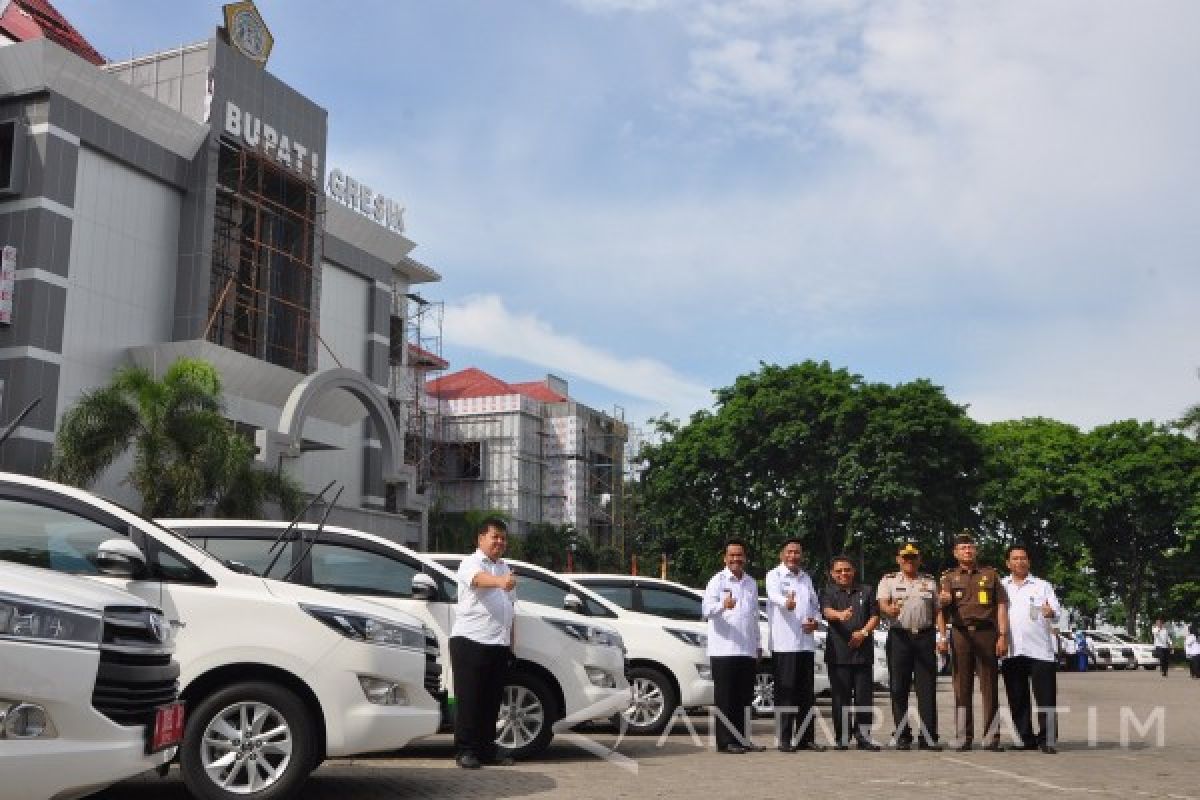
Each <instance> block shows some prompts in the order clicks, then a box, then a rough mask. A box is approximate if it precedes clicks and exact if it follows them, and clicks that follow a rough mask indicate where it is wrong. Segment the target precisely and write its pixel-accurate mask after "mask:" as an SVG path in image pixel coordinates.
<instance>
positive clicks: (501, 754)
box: [483, 747, 516, 767]
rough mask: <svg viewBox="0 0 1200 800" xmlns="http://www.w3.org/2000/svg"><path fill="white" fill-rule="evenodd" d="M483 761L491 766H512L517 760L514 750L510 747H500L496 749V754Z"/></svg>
mask: <svg viewBox="0 0 1200 800" xmlns="http://www.w3.org/2000/svg"><path fill="white" fill-rule="evenodd" d="M483 763H484V764H487V765H488V766H489V767H511V766H512V765H513V764H515V763H516V762H515V761H514V760H513V757H512V751H510V750H509V749H508V748H505V747H500V748H497V749H496V753H495V755H493V756H492V757H491V758H489V759H487V760H486V761H484V762H483Z"/></svg>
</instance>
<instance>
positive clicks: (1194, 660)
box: [1188, 656, 1200, 678]
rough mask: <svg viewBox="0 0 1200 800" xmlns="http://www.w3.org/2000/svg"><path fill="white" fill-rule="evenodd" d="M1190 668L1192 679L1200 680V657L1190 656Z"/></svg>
mask: <svg viewBox="0 0 1200 800" xmlns="http://www.w3.org/2000/svg"><path fill="white" fill-rule="evenodd" d="M1188 666H1189V667H1191V670H1192V677H1193V678H1200V656H1188Z"/></svg>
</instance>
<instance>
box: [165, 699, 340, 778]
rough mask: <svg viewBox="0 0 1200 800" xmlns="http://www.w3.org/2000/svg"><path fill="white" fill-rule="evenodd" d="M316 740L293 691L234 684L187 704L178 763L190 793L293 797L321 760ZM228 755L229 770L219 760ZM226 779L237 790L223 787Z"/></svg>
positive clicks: (314, 731) (313, 728) (306, 710)
mask: <svg viewBox="0 0 1200 800" xmlns="http://www.w3.org/2000/svg"><path fill="white" fill-rule="evenodd" d="M256 732H257V733H256ZM264 732H265V734H267V735H264ZM245 734H250V735H251V736H253V737H254V738H253V739H251V740H249V741H248V740H247V739H246V737H245ZM316 742H317V736H316V726H315V724H314V722H313V720H312V715H311V714H310V713H309V710H308V708H306V707H305V705H304V702H303V701H302V700H301V699H300V698H299V697H297V696H296V694H295V693H294V692H292V691H290V690H288V689H285V688H283V687H282V686H279V685H276V684H273V683H264V682H259V681H253V682H246V683H235V684H233V685H232V686H227V687H225V688H224V689H221V690H220V691H217V692H214V693H213V694H211V695H209V696H208V697H205V698H204V699H202V700H200V701H199V703H197V704H196V706H195V708H194V709H189V712H188V720H187V724H186V726H185V728H184V734H183V743H182V744H181V746H180V750H179V766H180V771H181V773H182V775H183V781H184V783H185V784H186V786H187V789H188V791H189V792H190V793H191V794H192V796H193V797H196V798H203V800H235V799H238V800H245V799H246V798H251V800H279V799H280V798H288V797H293V796H295V794H296V791H297V790H298V789H299V788H300V784H301V783H303V782H304V780H305V779H306V778H307V777H308V775H309V773H311V772H312V769H313V767H314V765H315V764H317V763H319V760H320V758H321V757H322V754H318V753H317V752H316ZM230 756H233V757H234V762H233V763H234V766H233V768H232V770H230V769H228V768H227V767H228V765H226V764H223V763H222V761H223V760H224V759H227V758H229V757H230ZM264 765H265V766H264ZM230 779H232V780H230ZM227 780H228V781H230V783H232V784H233V785H234V786H235V787H236V791H231V790H229V789H227V788H224V787H222V786H221V782H224V781H227Z"/></svg>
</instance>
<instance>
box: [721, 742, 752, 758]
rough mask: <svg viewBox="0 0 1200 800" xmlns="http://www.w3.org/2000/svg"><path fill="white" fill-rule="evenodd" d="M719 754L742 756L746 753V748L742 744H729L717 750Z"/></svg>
mask: <svg viewBox="0 0 1200 800" xmlns="http://www.w3.org/2000/svg"><path fill="white" fill-rule="evenodd" d="M717 750H718V752H721V753H729V754H730V755H734V756H740V755H742V754H743V753H745V752H746V748H744V747H742V746H741V745H740V744H727V745H725V746H724V747H720V748H717Z"/></svg>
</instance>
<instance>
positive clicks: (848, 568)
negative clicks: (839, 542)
mask: <svg viewBox="0 0 1200 800" xmlns="http://www.w3.org/2000/svg"><path fill="white" fill-rule="evenodd" d="M829 571H830V572H832V573H834V574H837V573H839V572H854V568H853V567H842V568H840V569H831V570H829Z"/></svg>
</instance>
